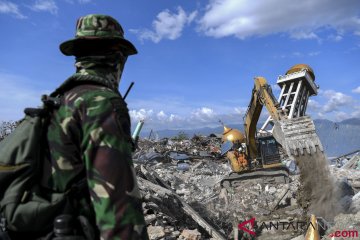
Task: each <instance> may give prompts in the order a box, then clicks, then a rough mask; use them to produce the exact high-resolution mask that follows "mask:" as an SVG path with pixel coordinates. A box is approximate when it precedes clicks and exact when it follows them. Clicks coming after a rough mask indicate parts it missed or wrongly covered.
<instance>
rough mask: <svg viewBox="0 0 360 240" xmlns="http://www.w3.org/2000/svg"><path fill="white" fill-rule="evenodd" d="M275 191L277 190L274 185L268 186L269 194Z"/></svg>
mask: <svg viewBox="0 0 360 240" xmlns="http://www.w3.org/2000/svg"><path fill="white" fill-rule="evenodd" d="M276 191H277V189H276V187H270V188H269V193H270V194H274V193H276Z"/></svg>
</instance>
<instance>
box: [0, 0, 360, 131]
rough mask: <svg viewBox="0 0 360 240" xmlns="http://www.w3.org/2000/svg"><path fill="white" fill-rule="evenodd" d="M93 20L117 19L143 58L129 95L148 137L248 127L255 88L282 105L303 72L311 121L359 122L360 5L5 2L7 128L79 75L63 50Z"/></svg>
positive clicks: (2, 101)
mask: <svg viewBox="0 0 360 240" xmlns="http://www.w3.org/2000/svg"><path fill="white" fill-rule="evenodd" d="M90 13H101V14H108V15H111V16H113V17H114V18H116V19H117V20H118V21H119V22H120V23H121V24H122V25H123V28H124V29H125V37H126V38H127V39H129V40H130V41H131V42H133V43H134V45H135V46H136V47H137V49H138V51H139V54H138V55H135V56H132V57H130V58H129V59H128V62H127V64H126V66H125V71H124V73H123V77H122V80H121V84H120V91H121V92H122V93H124V92H125V90H126V88H127V87H128V85H129V84H130V82H131V81H135V85H134V87H133V89H132V91H131V93H130V95H129V96H128V98H127V102H128V106H129V109H130V115H131V117H132V120H133V122H134V123H135V122H137V121H138V120H139V119H143V118H145V123H146V124H145V128H146V129H155V130H156V129H181V128H183V129H188V128H195V127H204V126H218V124H219V123H218V120H219V119H221V120H222V121H223V122H225V123H226V124H234V123H240V122H241V121H242V117H243V115H244V112H245V110H246V107H247V105H248V103H249V101H250V94H251V90H252V86H253V78H254V77H255V76H263V77H265V78H266V79H267V80H268V82H269V83H270V84H271V85H272V86H273V90H274V92H275V95H278V94H279V89H278V88H277V87H276V79H277V77H278V76H279V75H282V74H284V73H285V72H286V71H287V70H288V69H289V68H290V67H291V66H293V65H294V64H297V63H306V64H309V65H310V66H311V67H312V68H313V69H314V72H315V75H316V83H317V84H318V85H320V91H319V95H318V96H315V97H312V98H311V101H310V103H309V106H308V114H310V115H311V116H312V117H313V118H314V119H317V118H325V119H330V120H333V121H341V120H344V119H347V118H351V117H360V104H359V102H360V74H359V63H360V1H358V0H343V1H338V0H316V1H314V0H303V1H296V3H295V2H294V1H287V0H263V1H260V0H259V1H251V0H207V1H205V0H202V1H200V0H198V1H196V0H192V1H189V0H188V1H180V0H172V1H169V0H153V1H149V0H131V1H130V0H123V1H116V0H107V1H100V0H26V1H25V0H23V1H21V0H0V28H1V38H0V42H1V44H0V121H1V120H17V119H20V118H21V117H22V116H23V114H22V110H23V108H25V107H29V106H37V105H39V104H40V100H39V98H40V95H41V94H43V93H49V92H51V91H52V90H53V89H54V88H56V87H57V86H58V85H60V84H61V82H62V81H63V80H65V79H66V78H67V77H68V76H70V75H71V74H72V73H73V72H74V67H73V66H74V58H73V57H66V56H64V55H62V54H61V52H60V51H59V44H60V43H61V42H63V41H65V40H68V39H71V38H73V37H74V34H75V22H76V20H77V18H79V17H80V16H83V15H86V14H90ZM265 117H266V116H265V114H264V116H263V118H265Z"/></svg>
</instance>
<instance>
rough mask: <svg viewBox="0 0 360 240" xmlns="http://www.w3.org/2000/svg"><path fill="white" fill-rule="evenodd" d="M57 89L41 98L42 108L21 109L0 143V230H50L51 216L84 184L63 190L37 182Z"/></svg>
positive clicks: (65, 208)
mask: <svg viewBox="0 0 360 240" xmlns="http://www.w3.org/2000/svg"><path fill="white" fill-rule="evenodd" d="M59 89H60V88H58V89H57V90H56V91H55V92H54V93H52V94H51V95H50V97H49V96H46V95H44V96H43V97H42V102H43V107H41V108H27V109H25V110H24V112H25V114H26V115H25V117H24V119H22V120H21V122H20V124H19V125H18V127H17V128H16V129H15V130H14V131H13V132H12V133H11V134H10V135H9V136H7V137H6V138H5V139H3V140H2V141H1V142H0V233H1V232H6V231H10V232H25V233H26V232H29V233H45V234H46V233H48V232H49V231H52V226H53V222H54V219H55V217H56V216H58V215H60V214H62V213H64V212H70V211H71V210H69V209H71V208H72V205H71V204H72V203H73V202H74V200H75V199H76V194H77V193H80V192H81V191H82V190H83V189H86V187H87V185H86V179H82V180H80V181H79V182H78V183H77V184H75V185H74V186H72V187H71V188H70V189H69V190H68V191H66V192H53V191H49V190H48V189H44V188H43V187H42V186H41V185H40V179H41V177H42V174H43V173H42V164H43V161H44V159H45V157H46V156H45V155H46V154H47V151H48V147H47V144H46V143H47V141H46V140H47V138H46V133H47V127H48V125H49V121H50V113H51V112H52V111H53V110H54V109H56V108H58V107H59V106H60V98H58V97H54V96H58V95H59V92H58V90H59ZM62 89H64V86H62ZM74 195H75V196H74Z"/></svg>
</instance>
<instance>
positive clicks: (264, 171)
mask: <svg viewBox="0 0 360 240" xmlns="http://www.w3.org/2000/svg"><path fill="white" fill-rule="evenodd" d="M256 178H261V179H262V180H263V181H275V182H278V183H288V182H289V181H290V178H289V170H288V169H287V168H286V167H285V166H283V167H273V168H258V169H253V170H246V171H242V172H240V173H235V172H232V173H230V175H229V176H227V177H225V178H223V179H222V180H221V182H220V184H221V186H222V187H224V188H229V187H236V186H239V185H240V184H241V182H242V181H244V180H249V179H256Z"/></svg>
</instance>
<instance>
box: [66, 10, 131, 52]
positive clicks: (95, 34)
mask: <svg viewBox="0 0 360 240" xmlns="http://www.w3.org/2000/svg"><path fill="white" fill-rule="evenodd" d="M83 40H86V41H87V42H89V41H93V42H94V41H95V42H97V41H98V40H101V41H105V40H106V41H107V44H111V45H116V46H121V48H122V51H123V52H124V53H125V54H126V55H132V54H136V53H137V50H136V48H135V46H134V45H133V44H132V43H131V42H130V41H128V40H126V39H125V38H124V30H123V28H122V27H121V25H120V24H119V23H118V22H117V21H116V20H115V19H114V18H112V17H110V16H107V15H101V14H89V15H86V16H84V17H81V18H79V19H78V21H77V23H76V34H75V38H74V39H71V40H68V41H65V42H63V43H62V44H61V45H60V50H61V52H62V53H63V54H65V55H74V52H75V50H76V48H77V47H79V46H81V44H80V45H78V43H84V42H83ZM96 44H97V43H96Z"/></svg>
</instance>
